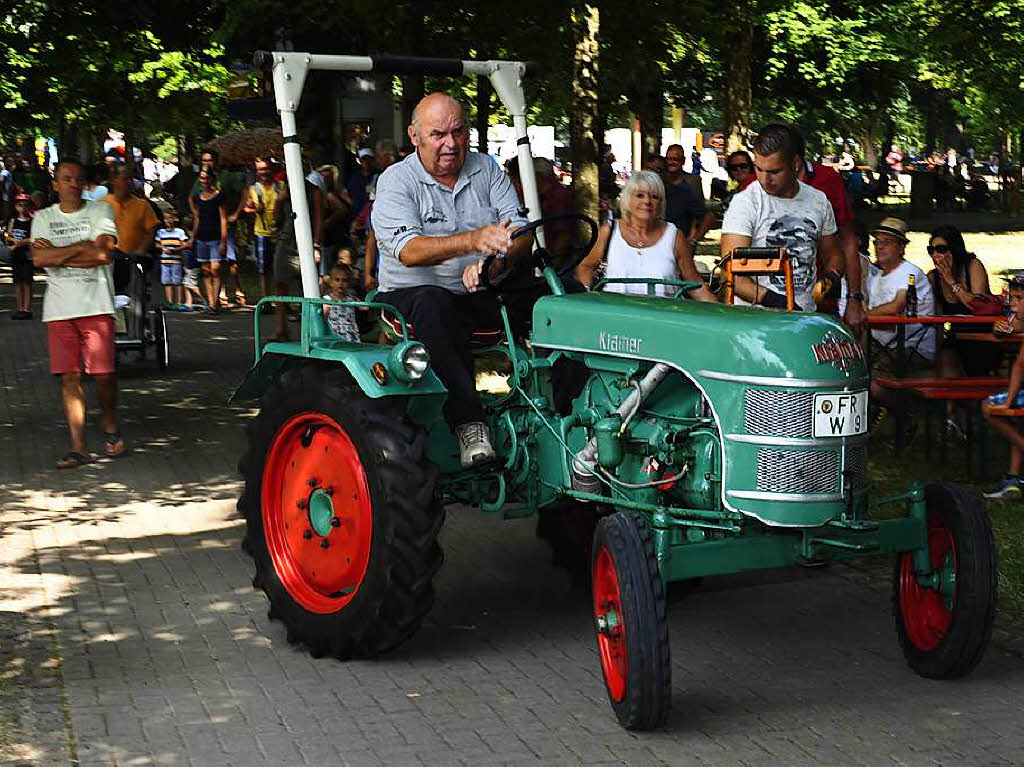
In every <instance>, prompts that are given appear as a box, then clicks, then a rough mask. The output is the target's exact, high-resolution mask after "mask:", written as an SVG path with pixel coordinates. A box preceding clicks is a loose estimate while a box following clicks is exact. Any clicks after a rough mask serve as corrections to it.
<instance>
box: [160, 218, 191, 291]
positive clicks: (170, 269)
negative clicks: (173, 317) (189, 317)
mask: <svg viewBox="0 0 1024 767" xmlns="http://www.w3.org/2000/svg"><path fill="white" fill-rule="evenodd" d="M164 222H165V223H166V226H165V227H164V228H163V229H158V230H157V232H156V243H157V245H158V246H159V247H160V284H161V285H163V286H164V297H165V298H166V299H167V305H168V306H169V307H170V308H171V309H181V308H183V307H182V304H183V303H184V301H183V299H182V295H181V293H182V287H181V282H182V277H183V272H184V270H183V268H182V264H181V253H182V251H183V250H184V245H185V241H186V240H188V235H187V234H185V230H184V229H182V228H180V227H179V226H178V211H176V210H175V209H174V208H168V209H167V210H166V211H164Z"/></svg>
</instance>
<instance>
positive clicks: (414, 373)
mask: <svg viewBox="0 0 1024 767" xmlns="http://www.w3.org/2000/svg"><path fill="white" fill-rule="evenodd" d="M388 369H389V370H390V371H391V374H392V375H393V376H394V377H395V378H397V379H398V380H399V381H403V382H404V383H412V382H413V381H419V380H420V379H421V378H423V376H425V375H426V374H427V370H429V369H430V355H429V354H428V353H427V349H426V347H425V346H424V345H423V344H421V343H420V342H419V341H406V342H404V343H400V344H398V346H396V347H395V348H394V349H392V350H391V354H390V356H389V357H388Z"/></svg>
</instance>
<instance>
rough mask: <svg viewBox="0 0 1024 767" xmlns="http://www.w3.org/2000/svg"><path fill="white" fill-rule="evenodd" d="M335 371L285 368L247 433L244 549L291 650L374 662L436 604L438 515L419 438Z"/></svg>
mask: <svg viewBox="0 0 1024 767" xmlns="http://www.w3.org/2000/svg"><path fill="white" fill-rule="evenodd" d="M403 405H404V402H403V401H400V400H399V401H396V400H392V399H377V400H372V399H370V398H368V397H366V396H365V395H364V394H363V393H362V391H361V390H360V389H359V387H358V386H357V385H356V384H355V383H353V382H352V380H351V378H349V376H348V373H347V372H346V371H345V370H344V368H342V367H341V366H329V365H323V364H316V363H306V364H303V365H301V366H298V367H295V368H291V369H288V370H286V371H285V373H284V374H283V375H282V376H281V379H280V380H279V381H278V382H277V383H276V384H275V385H274V386H273V387H271V389H270V390H269V391H268V392H267V394H266V395H265V396H264V398H263V402H262V409H261V411H260V414H259V416H257V418H256V419H254V421H253V422H252V424H251V425H250V427H249V434H248V437H249V450H248V452H247V453H246V456H245V457H244V458H243V459H242V463H241V465H240V469H241V470H242V473H243V475H244V477H245V490H244V493H243V495H242V498H241V499H240V501H239V504H238V506H239V509H240V510H241V511H242V513H243V514H244V516H245V520H246V540H245V542H244V544H243V549H244V550H246V551H247V552H248V553H249V554H251V556H252V558H253V560H254V561H255V564H256V577H255V579H254V581H253V584H254V585H256V586H258V587H260V588H262V589H263V591H264V592H265V593H266V595H267V598H268V599H269V600H270V617H271V618H278V619H280V620H281V621H283V622H284V624H285V626H286V628H287V630H288V639H289V641H294V642H303V643H305V644H306V646H307V647H308V648H309V649H310V652H311V653H312V654H313V655H314V656H317V657H319V656H322V655H334V656H336V657H339V658H342V659H344V658H349V657H372V656H374V655H377V654H379V653H381V652H384V651H386V650H388V649H390V648H392V647H394V646H396V645H397V644H399V643H400V642H402V641H403V640H405V639H407V638H408V637H410V636H411V635H412V634H413V633H415V631H416V630H417V629H418V628H419V625H420V622H421V620H422V618H423V616H424V615H425V614H426V613H427V612H428V611H429V609H430V607H431V605H432V603H433V596H434V593H433V583H432V579H433V576H434V573H435V572H436V571H437V569H438V567H439V566H440V564H441V550H440V548H439V547H438V544H437V536H438V532H439V531H440V528H441V523H442V520H443V507H441V506H440V504H438V503H437V501H436V500H435V498H434V481H435V478H436V475H437V469H436V467H435V466H434V465H433V464H431V463H430V462H429V461H428V460H427V459H426V457H425V454H424V442H425V437H424V433H423V431H422V429H419V428H418V427H416V426H414V425H413V424H411V423H409V422H408V420H407V419H406V418H405V415H404V408H403Z"/></svg>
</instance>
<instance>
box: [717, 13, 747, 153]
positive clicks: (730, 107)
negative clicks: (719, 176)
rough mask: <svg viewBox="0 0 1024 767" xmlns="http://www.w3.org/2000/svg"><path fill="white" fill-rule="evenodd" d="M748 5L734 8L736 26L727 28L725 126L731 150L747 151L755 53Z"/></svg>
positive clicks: (724, 31)
mask: <svg viewBox="0 0 1024 767" xmlns="http://www.w3.org/2000/svg"><path fill="white" fill-rule="evenodd" d="M750 10H751V9H750V5H749V3H748V2H741V3H737V5H736V6H734V8H733V19H734V20H735V24H734V25H727V26H726V28H725V29H723V33H724V34H726V41H725V60H726V77H725V123H726V130H727V131H728V133H729V139H728V150H729V151H730V152H735V151H736V150H738V149H745V148H746V147H747V145H748V143H749V140H750V130H751V127H750V122H751V117H750V113H751V107H752V103H753V95H752V93H751V71H750V61H751V58H752V57H753V50H754V24H753V21H752V19H751V15H752V14H751V13H750Z"/></svg>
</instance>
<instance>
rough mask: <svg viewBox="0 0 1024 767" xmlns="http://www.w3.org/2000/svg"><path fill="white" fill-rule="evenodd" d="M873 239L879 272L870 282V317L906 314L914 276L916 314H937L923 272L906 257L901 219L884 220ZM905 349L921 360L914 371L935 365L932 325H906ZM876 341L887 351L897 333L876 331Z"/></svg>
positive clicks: (872, 333)
mask: <svg viewBox="0 0 1024 767" xmlns="http://www.w3.org/2000/svg"><path fill="white" fill-rule="evenodd" d="M871 236H872V238H873V239H874V245H875V259H876V260H877V261H878V269H877V270H876V271H875V272H874V273H873V274H872V275H871V276H870V277H869V278H868V306H870V307H871V308H870V309H869V310H868V316H869V317H872V316H874V317H877V316H891V315H896V314H904V313H905V312H906V309H907V286H908V285H909V283H910V278H911V276H913V278H914V282H915V289H916V291H917V314H918V316H920V317H927V316H929V315H932V314H934V313H935V301H934V297H933V295H932V288H931V284H930V282H929V280H928V278H927V276H926V275H925V273H924V272H923V271H921V270H920V269H919V268H918V267H916V266H914V265H913V264H912V263H910V262H909V261H907V260H906V259H905V258H904V257H903V256H904V254H905V253H906V250H907V243H908V242H909V240H908V239H907V224H906V222H904V221H901V220H900V219H898V218H883V219H882V222H881V223H880V224H879V225H878V226H876V227H875V228H874V229H873V230H872V231H871ZM905 334H906V336H905V337H906V340H905V349H906V350H907V351H908V352H916V353H917V354H918V355H920V357H922V358H923V360H922V359H920V358H919V359H918V360H917V364H916V365H914V367H915V368H920V367H921V366H922V364H923V365H925V366H927V365H930V363H933V362H934V361H935V334H936V328H935V326H933V325H916V324H915V325H907V326H906V327H905ZM871 335H872V338H873V340H874V341H876V342H877V343H879V344H881V345H882V346H883V347H885V348H886V349H888V350H892V349H894V347H895V346H896V340H895V339H896V330H895V329H889V328H874V329H872V331H871Z"/></svg>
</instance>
